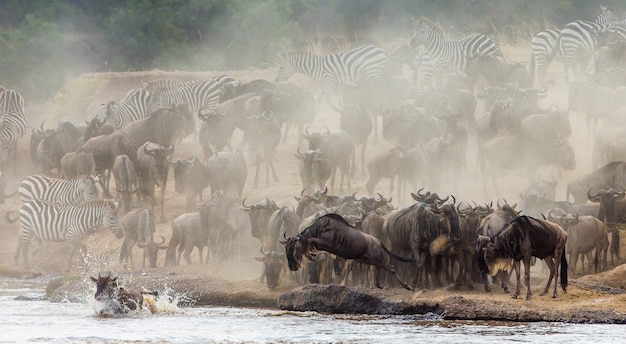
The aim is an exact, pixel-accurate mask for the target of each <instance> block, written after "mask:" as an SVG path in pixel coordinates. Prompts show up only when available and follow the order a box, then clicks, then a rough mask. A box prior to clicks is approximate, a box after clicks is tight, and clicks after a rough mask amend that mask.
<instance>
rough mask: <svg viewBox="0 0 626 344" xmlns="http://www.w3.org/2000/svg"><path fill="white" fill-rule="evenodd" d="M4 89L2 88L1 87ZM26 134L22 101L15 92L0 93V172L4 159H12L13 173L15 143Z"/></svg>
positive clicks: (15, 158)
mask: <svg viewBox="0 0 626 344" xmlns="http://www.w3.org/2000/svg"><path fill="white" fill-rule="evenodd" d="M2 88H4V87H2ZM25 132H26V116H24V99H23V98H22V96H21V95H20V94H19V93H18V92H17V91H15V90H11V89H4V90H2V91H1V92H0V171H1V170H3V169H4V162H5V159H6V158H13V171H14V172H15V171H16V169H17V165H16V164H17V141H18V140H19V139H21V138H22V136H24V133H25Z"/></svg>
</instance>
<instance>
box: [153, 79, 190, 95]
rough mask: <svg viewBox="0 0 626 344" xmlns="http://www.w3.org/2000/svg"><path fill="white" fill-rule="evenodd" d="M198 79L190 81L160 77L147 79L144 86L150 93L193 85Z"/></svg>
mask: <svg viewBox="0 0 626 344" xmlns="http://www.w3.org/2000/svg"><path fill="white" fill-rule="evenodd" d="M196 81H197V80H190V81H178V80H174V79H158V80H154V81H146V82H144V83H143V88H144V89H146V90H147V91H148V92H150V93H155V92H162V91H167V90H172V89H175V88H181V87H186V86H191V85H193V83H195V82H196Z"/></svg>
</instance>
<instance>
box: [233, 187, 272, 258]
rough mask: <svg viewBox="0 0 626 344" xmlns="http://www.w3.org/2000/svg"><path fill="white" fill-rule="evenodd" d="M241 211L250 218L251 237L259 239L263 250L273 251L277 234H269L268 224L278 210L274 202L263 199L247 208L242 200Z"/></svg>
mask: <svg viewBox="0 0 626 344" xmlns="http://www.w3.org/2000/svg"><path fill="white" fill-rule="evenodd" d="M241 209H242V210H243V211H245V212H246V213H248V216H250V224H251V225H252V227H251V234H252V237H253V238H257V239H259V241H260V242H261V248H262V249H263V250H273V248H275V247H276V240H277V233H273V234H272V233H269V231H268V224H269V221H270V218H271V217H272V215H273V214H274V212H275V211H277V210H278V209H279V208H278V206H277V205H276V202H274V201H272V200H270V199H268V198H264V199H263V200H262V201H260V202H258V203H255V204H252V205H250V206H248V205H246V199H244V200H243V201H241Z"/></svg>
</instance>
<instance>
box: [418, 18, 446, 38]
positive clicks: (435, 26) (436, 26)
mask: <svg viewBox="0 0 626 344" xmlns="http://www.w3.org/2000/svg"><path fill="white" fill-rule="evenodd" d="M416 23H417V24H418V25H420V24H421V23H426V24H427V25H429V26H430V27H432V28H433V29H435V30H436V31H437V32H438V33H439V34H440V35H441V36H442V37H444V38H447V36H448V35H447V33H446V31H445V30H444V29H443V28H442V27H441V26H439V24H436V23H435V22H434V21H432V20H431V19H429V18H426V17H421V18H420V19H418V20H417V21H416Z"/></svg>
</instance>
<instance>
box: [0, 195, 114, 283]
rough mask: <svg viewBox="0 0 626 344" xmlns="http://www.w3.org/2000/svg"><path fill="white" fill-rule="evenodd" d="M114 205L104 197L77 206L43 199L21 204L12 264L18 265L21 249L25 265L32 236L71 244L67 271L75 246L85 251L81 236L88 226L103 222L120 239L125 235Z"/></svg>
mask: <svg viewBox="0 0 626 344" xmlns="http://www.w3.org/2000/svg"><path fill="white" fill-rule="evenodd" d="M117 205H118V203H117V202H116V203H113V202H111V201H106V200H98V201H88V202H85V203H82V204H80V205H78V206H73V205H58V204H53V203H49V202H46V201H42V200H31V201H28V202H26V203H24V205H22V208H21V209H20V211H19V220H20V223H21V225H22V236H21V237H20V239H19V242H18V246H17V250H16V251H15V256H14V261H15V263H16V264H18V260H19V255H20V252H21V253H22V255H23V257H24V266H25V267H26V268H28V258H27V254H28V245H29V243H30V239H31V236H33V235H34V236H35V237H37V238H39V239H41V240H43V241H48V242H63V241H67V242H69V243H70V245H71V246H72V250H71V251H70V255H69V258H68V261H67V263H68V266H67V271H69V269H70V267H71V262H72V257H73V256H74V253H75V252H76V249H80V250H81V251H82V252H83V255H84V254H85V253H86V251H87V247H86V246H85V244H84V243H82V242H81V238H82V236H83V235H84V234H85V232H87V231H88V230H89V229H91V228H93V227H95V226H97V225H100V224H102V225H103V226H104V227H106V228H108V229H110V230H111V231H112V232H113V233H114V234H115V237H116V238H118V239H121V238H122V237H123V236H124V232H123V230H122V225H121V224H120V222H119V219H118V216H117V212H116V208H117ZM8 220H9V221H10V222H15V221H17V219H10V218H8Z"/></svg>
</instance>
